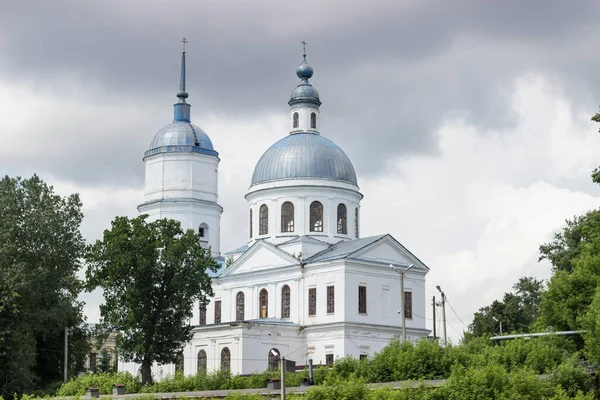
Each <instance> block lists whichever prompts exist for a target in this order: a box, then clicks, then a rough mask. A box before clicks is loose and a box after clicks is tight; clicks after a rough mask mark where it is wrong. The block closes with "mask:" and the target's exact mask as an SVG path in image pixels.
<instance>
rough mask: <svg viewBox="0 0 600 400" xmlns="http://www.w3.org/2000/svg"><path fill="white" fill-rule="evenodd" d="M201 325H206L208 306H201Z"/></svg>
mask: <svg viewBox="0 0 600 400" xmlns="http://www.w3.org/2000/svg"><path fill="white" fill-rule="evenodd" d="M198 323H199V324H200V325H206V306H205V305H201V306H200V321H198Z"/></svg>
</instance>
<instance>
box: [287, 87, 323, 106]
mask: <svg viewBox="0 0 600 400" xmlns="http://www.w3.org/2000/svg"><path fill="white" fill-rule="evenodd" d="M297 103H315V104H317V105H321V101H320V100H319V92H317V89H315V88H314V87H313V86H312V85H311V84H304V83H301V84H300V85H298V86H296V87H295V88H294V90H292V95H291V97H290V101H289V104H290V105H292V104H297Z"/></svg>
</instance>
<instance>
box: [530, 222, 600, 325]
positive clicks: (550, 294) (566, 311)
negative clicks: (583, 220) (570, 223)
mask: <svg viewBox="0 0 600 400" xmlns="http://www.w3.org/2000/svg"><path fill="white" fill-rule="evenodd" d="M577 254H578V255H577V256H576V257H575V258H574V259H572V260H570V261H569V262H570V264H571V265H572V268H571V270H570V271H565V270H556V271H555V272H554V274H553V275H552V277H551V278H550V282H549V283H548V291H547V292H546V293H544V295H543V300H542V305H541V317H540V323H541V324H542V325H543V326H546V327H550V328H551V329H553V330H556V331H559V330H578V329H581V321H580V320H579V318H580V317H581V316H583V315H585V314H586V312H587V310H588V308H589V306H590V304H591V303H592V299H593V298H594V294H595V292H596V290H597V288H598V285H599V284H600V229H596V230H590V231H589V232H587V233H586V239H585V241H581V242H580V244H579V246H578V250H577Z"/></svg>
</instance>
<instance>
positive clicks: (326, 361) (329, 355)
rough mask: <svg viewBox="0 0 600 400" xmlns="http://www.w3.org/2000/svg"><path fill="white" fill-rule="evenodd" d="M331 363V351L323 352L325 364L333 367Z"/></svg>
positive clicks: (332, 361)
mask: <svg viewBox="0 0 600 400" xmlns="http://www.w3.org/2000/svg"><path fill="white" fill-rule="evenodd" d="M333 363H334V359H333V353H329V354H325V365H326V366H328V367H333Z"/></svg>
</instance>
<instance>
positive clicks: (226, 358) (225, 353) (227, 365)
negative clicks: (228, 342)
mask: <svg viewBox="0 0 600 400" xmlns="http://www.w3.org/2000/svg"><path fill="white" fill-rule="evenodd" d="M230 369H231V352H230V351H229V348H228V347H223V350H221V371H229V370H230Z"/></svg>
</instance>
